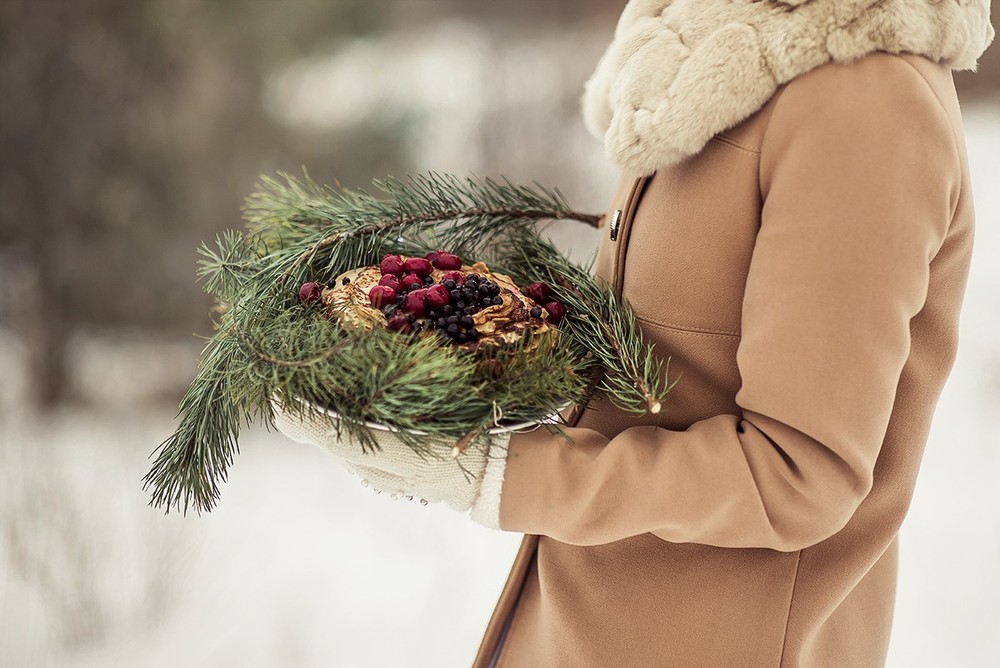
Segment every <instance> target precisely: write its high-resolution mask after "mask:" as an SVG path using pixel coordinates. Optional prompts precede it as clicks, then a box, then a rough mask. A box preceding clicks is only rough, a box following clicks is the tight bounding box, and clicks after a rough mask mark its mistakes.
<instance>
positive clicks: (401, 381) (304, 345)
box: [143, 173, 670, 513]
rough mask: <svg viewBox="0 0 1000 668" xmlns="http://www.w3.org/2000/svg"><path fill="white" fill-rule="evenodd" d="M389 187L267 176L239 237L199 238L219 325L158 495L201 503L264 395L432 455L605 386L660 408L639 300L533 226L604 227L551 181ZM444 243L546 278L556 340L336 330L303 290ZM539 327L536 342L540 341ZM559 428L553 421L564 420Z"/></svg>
mask: <svg viewBox="0 0 1000 668" xmlns="http://www.w3.org/2000/svg"><path fill="white" fill-rule="evenodd" d="M374 186H375V188H376V189H377V190H378V191H379V192H380V196H374V195H371V194H369V193H367V192H365V191H363V190H348V189H333V188H329V187H326V186H320V185H317V184H316V183H314V182H313V181H312V180H311V179H310V178H309V177H308V175H306V176H305V177H304V178H301V179H300V178H296V177H293V176H291V175H288V174H279V178H270V177H262V179H261V182H260V184H259V185H258V187H257V189H256V191H255V192H254V193H252V194H251V195H250V196H249V197H248V198H247V200H246V204H245V206H244V216H245V218H246V220H247V222H248V224H247V230H246V231H245V232H237V231H228V232H226V233H224V234H222V235H221V236H219V237H218V238H217V240H216V244H215V247H214V248H212V247H209V246H207V245H203V246H202V248H201V249H199V252H200V254H201V255H202V256H203V259H202V261H201V263H200V270H199V277H200V278H202V279H203V280H204V286H205V289H206V291H207V292H209V293H210V294H212V295H213V296H214V297H215V299H216V301H217V303H218V306H217V307H216V309H215V312H216V313H217V321H216V331H215V334H214V336H212V337H211V339H209V340H208V343H207V345H206V346H205V349H204V351H203V353H202V359H201V363H200V366H199V370H198V373H197V375H196V376H195V378H194V381H193V382H192V384H191V387H190V388H189V389H188V391H187V392H186V394H185V395H184V398H183V399H182V401H181V404H180V408H179V412H178V415H179V416H180V418H181V419H180V424H179V426H178V428H177V430H176V431H175V432H174V434H173V435H171V436H170V437H169V438H168V439H167V440H165V441H164V442H163V443H162V444H161V445H160V447H159V448H158V449H157V451H156V452H155V453H154V454H155V455H156V459H155V461H154V463H153V466H152V468H151V470H150V471H149V473H148V474H146V476H145V478H144V479H143V480H144V488H145V489H149V490H151V492H152V500H151V505H153V506H156V507H160V508H163V509H164V510H165V511H167V512H169V511H170V510H171V509H175V510H179V511H181V512H185V513H186V512H187V510H188V509H189V508H194V509H195V510H196V511H197V512H199V513H200V512H202V511H206V512H207V511H209V510H211V509H212V507H213V506H214V505H215V503H216V501H217V500H218V497H219V485H220V484H221V483H222V482H224V481H225V480H226V477H227V472H228V469H229V466H230V465H231V464H232V463H233V457H234V455H235V454H236V453H237V452H238V451H239V445H238V436H239V432H240V429H241V427H242V426H243V425H244V424H247V425H250V424H252V423H253V422H255V421H257V420H260V421H263V422H264V423H265V424H268V425H271V426H273V412H272V405H271V401H272V398H274V397H278V398H280V400H281V401H282V403H283V404H284V405H285V407H286V408H287V409H289V410H291V411H292V412H294V413H298V414H300V415H305V414H306V413H307V412H309V411H313V410H317V408H316V407H323V408H329V409H331V410H333V411H335V412H336V413H338V414H339V415H340V416H341V420H340V421H339V423H338V424H339V428H340V429H343V430H345V431H346V432H348V433H349V434H350V435H351V436H353V437H354V438H355V439H357V440H358V441H360V443H362V446H363V447H364V448H365V449H369V448H377V444H376V442H375V440H374V438H373V436H372V434H371V432H370V431H369V429H368V428H367V427H366V426H365V422H366V421H374V422H377V423H381V424H383V425H387V426H390V427H392V428H393V429H394V430H398V435H399V436H400V438H401V439H402V440H403V441H404V442H405V443H406V444H407V445H408V446H410V447H412V448H413V449H414V450H415V451H417V452H419V453H422V454H424V455H425V456H427V455H428V452H429V450H428V448H427V442H428V440H429V439H437V440H444V441H448V442H454V443H458V444H460V445H465V444H468V443H469V442H470V441H472V440H473V439H474V438H475V437H476V436H478V435H479V434H481V433H483V432H484V431H486V430H487V429H489V428H491V427H493V426H495V425H496V423H497V420H498V419H500V418H502V419H503V420H506V421H530V420H537V419H539V418H541V417H542V416H546V415H550V414H552V413H553V412H554V411H555V410H556V409H557V408H558V407H560V406H562V405H565V404H566V402H573V403H578V402H585V401H587V400H588V399H589V398H590V397H591V396H593V395H594V394H595V393H604V394H605V395H606V396H607V397H608V398H609V399H610V400H611V401H612V402H614V403H615V404H616V405H617V406H619V407H620V408H622V409H624V410H626V411H630V412H633V413H643V412H646V411H650V412H654V413H655V412H658V411H659V410H660V402H661V400H662V399H663V397H664V396H665V395H666V394H667V392H668V391H669V389H670V385H668V384H667V380H666V374H665V369H664V364H665V362H664V361H663V360H661V359H660V358H657V357H656V356H655V355H654V354H653V350H652V346H651V345H649V344H647V343H645V342H644V341H643V339H642V336H641V334H640V332H639V330H638V328H637V326H636V322H635V319H634V316H633V314H632V312H631V310H630V309H629V308H628V306H627V305H626V304H624V303H622V302H621V301H620V300H619V299H618V298H617V297H616V295H615V294H614V292H613V290H612V289H611V288H610V286H608V285H607V284H605V283H604V282H602V281H599V280H597V279H595V278H594V277H592V276H591V272H590V267H589V266H586V267H584V266H579V265H576V264H574V263H572V262H570V261H569V260H568V259H567V258H566V257H565V256H563V254H562V253H560V252H559V251H558V249H556V248H555V246H554V245H553V244H552V243H551V242H550V241H549V240H547V239H546V238H544V237H543V236H542V235H541V233H540V232H541V228H540V224H541V223H544V221H554V220H560V219H569V220H576V221H579V222H583V223H586V224H589V225H592V226H597V225H598V224H599V222H600V216H595V215H590V214H584V213H580V212H577V211H574V210H572V209H571V208H570V207H569V205H568V204H567V203H566V201H565V200H564V199H563V197H562V195H561V194H560V193H559V192H558V191H553V190H548V189H546V188H543V187H541V186H538V185H535V186H531V187H528V186H522V185H515V184H512V183H510V182H508V181H506V180H501V181H497V180H493V179H488V178H475V177H468V178H458V177H455V176H452V175H447V174H438V173H431V174H424V175H418V176H411V177H408V178H407V179H405V180H399V179H394V178H390V179H386V180H378V181H375V182H374ZM436 248H446V249H448V250H449V251H451V252H454V253H456V254H458V255H459V256H461V257H462V258H463V260H464V261H465V262H466V264H471V263H472V262H475V261H477V260H482V261H484V262H486V263H487V265H488V266H489V267H490V270H491V271H494V272H497V273H503V274H507V275H509V276H510V277H511V278H512V279H513V280H514V282H515V283H517V284H518V285H519V286H522V287H524V286H526V285H528V284H530V283H534V282H539V281H541V282H545V283H548V284H549V285H550V286H551V287H552V289H553V290H554V292H555V294H556V296H557V297H558V299H559V301H561V302H562V303H563V304H564V305H565V306H566V307H567V314H566V316H565V317H564V318H563V320H562V321H561V322H560V323H559V330H560V331H559V336H558V338H557V339H556V345H554V346H552V345H545V342H544V341H543V342H538V341H536V342H535V344H536V345H534V346H532V348H531V350H530V351H525V350H524V349H523V346H528V345H530V344H531V343H532V342H531V341H530V340H526V341H525V342H524V343H523V344H522V345H521V346H515V347H510V348H503V349H494V348H487V347H485V346H481V347H480V349H479V351H477V352H476V353H470V352H466V351H460V350H457V349H455V348H453V347H451V346H449V345H440V343H438V342H437V340H436V339H435V338H429V339H428V338H417V337H411V336H407V335H405V334H401V333H395V332H389V331H387V330H383V329H376V330H374V331H368V332H364V331H359V330H348V329H344V328H341V327H340V326H338V324H337V322H336V321H335V320H331V319H330V317H329V316H328V315H327V313H326V310H325V307H324V306H323V305H322V304H321V303H319V302H304V303H303V302H300V300H299V299H298V288H299V286H300V285H301V284H302V283H304V282H307V281H317V282H320V283H323V282H326V281H327V280H329V279H330V278H332V277H335V276H337V275H338V274H340V273H342V272H344V271H346V270H349V269H353V268H357V267H361V266H367V265H376V264H378V263H379V261H380V259H381V257H382V256H383V255H384V254H386V253H400V254H404V255H415V256H422V255H424V254H425V253H426V252H427V251H429V250H433V249H436ZM543 336H544V335H543ZM550 428H553V429H558V426H551V427H550Z"/></svg>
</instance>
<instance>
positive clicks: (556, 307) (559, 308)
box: [545, 302, 566, 324]
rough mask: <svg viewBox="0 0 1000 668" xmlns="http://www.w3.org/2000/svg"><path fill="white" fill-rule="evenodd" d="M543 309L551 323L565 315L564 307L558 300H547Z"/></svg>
mask: <svg viewBox="0 0 1000 668" xmlns="http://www.w3.org/2000/svg"><path fill="white" fill-rule="evenodd" d="M545 310H546V311H548V313H549V317H548V320H549V322H551V323H553V324H555V323H557V322H559V321H560V320H562V319H563V316H565V315H566V307H565V306H563V305H562V304H560V303H559V302H549V303H548V304H546V305H545Z"/></svg>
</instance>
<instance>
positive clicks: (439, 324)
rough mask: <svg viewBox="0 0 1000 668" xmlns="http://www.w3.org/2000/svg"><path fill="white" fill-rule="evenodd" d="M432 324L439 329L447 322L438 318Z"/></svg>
mask: <svg viewBox="0 0 1000 668" xmlns="http://www.w3.org/2000/svg"><path fill="white" fill-rule="evenodd" d="M434 324H436V325H437V326H438V328H439V329H441V328H443V327H444V326H445V325H447V324H448V321H447V320H445V319H444V318H438V319H437V320H435V321H434Z"/></svg>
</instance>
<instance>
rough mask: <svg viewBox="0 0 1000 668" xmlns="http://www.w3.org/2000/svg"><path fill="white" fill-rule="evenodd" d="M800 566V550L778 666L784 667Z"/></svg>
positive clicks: (797, 556) (796, 559) (796, 560)
mask: <svg viewBox="0 0 1000 668" xmlns="http://www.w3.org/2000/svg"><path fill="white" fill-rule="evenodd" d="M801 564H802V550H799V551H798V553H797V554H796V555H795V573H794V574H793V575H792V592H791V594H789V595H788V613H787V614H786V615H785V629H784V631H782V633H781V653H780V654H779V655H778V666H779V667H780V666H784V665H785V648H786V647H787V646H788V626H789V624H790V622H791V620H792V604H793V603H794V602H795V590H796V589H797V588H798V585H799V566H800V565H801Z"/></svg>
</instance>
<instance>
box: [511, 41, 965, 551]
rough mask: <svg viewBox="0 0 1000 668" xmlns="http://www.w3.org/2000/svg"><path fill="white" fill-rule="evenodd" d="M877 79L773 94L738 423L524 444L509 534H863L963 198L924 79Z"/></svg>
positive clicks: (604, 539) (871, 64) (944, 127)
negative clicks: (916, 340) (899, 391)
mask: <svg viewBox="0 0 1000 668" xmlns="http://www.w3.org/2000/svg"><path fill="white" fill-rule="evenodd" d="M865 60H866V61H867V62H864V61H862V63H861V64H859V63H855V64H848V65H827V66H823V67H820V68H818V69H816V70H813V71H812V72H810V73H807V74H805V75H802V76H800V77H799V78H798V79H795V80H793V81H792V82H791V83H789V84H788V85H787V86H785V87H784V88H783V89H781V90H780V91H779V93H778V94H779V95H781V97H780V98H778V99H777V100H776V103H775V105H774V108H773V114H772V116H771V119H770V122H769V125H768V128H767V130H766V133H765V136H764V139H763V142H762V146H761V162H760V182H761V193H762V197H763V208H762V213H761V226H760V230H759V233H758V236H757V239H756V242H755V246H754V250H753V256H752V260H751V263H750V268H749V274H748V276H747V283H746V292H745V297H744V302H743V312H742V338H741V341H740V344H739V348H738V351H737V364H738V366H739V371H740V376H741V379H742V387H741V389H740V391H739V393H738V394H737V396H736V403H737V405H738V406H739V407H740V409H741V412H740V415H717V416H714V417H711V418H709V419H705V420H702V421H699V422H696V423H694V424H691V425H690V426H689V427H688V428H687V429H685V430H684V431H671V430H666V429H663V428H659V427H647V426H639V427H633V428H629V429H626V430H625V431H623V432H621V433H620V434H619V435H617V436H615V437H614V438H612V439H610V440H609V439H607V438H606V437H604V436H603V435H601V434H600V433H598V432H596V431H593V430H590V429H585V428H567V429H566V431H567V433H568V434H569V435H570V437H571V439H572V442H571V443H570V442H567V441H566V440H565V439H564V438H563V437H562V436H560V435H557V434H551V433H549V432H548V431H547V430H545V429H540V430H537V431H535V432H532V433H528V434H518V435H515V436H514V438H513V439H512V440H511V443H510V447H509V451H508V456H507V459H506V464H505V467H506V468H505V472H504V482H503V486H502V495H501V502H500V510H499V524H500V527H501V528H502V529H504V530H511V531H521V532H525V533H532V534H540V535H546V536H551V537H553V538H555V539H557V540H560V541H562V542H566V543H571V544H578V545H593V544H601V543H608V542H611V541H615V540H620V539H623V538H626V537H628V536H633V535H637V534H640V533H646V532H650V533H652V534H654V535H656V536H658V537H660V538H662V539H664V540H668V541H671V542H694V543H703V544H708V545H715V546H720V547H761V548H772V549H776V550H783V551H793V550H798V549H802V548H804V547H807V546H809V545H813V544H815V543H818V542H820V541H822V540H824V539H826V538H828V537H829V536H831V535H833V534H834V533H836V532H837V531H839V530H840V529H841V528H842V527H843V526H844V525H845V524H846V523H847V521H848V520H849V519H850V518H851V516H852V515H853V514H854V512H855V510H856V509H857V507H858V505H859V504H860V503H861V501H862V500H863V499H864V498H865V496H866V495H867V494H868V492H869V490H870V489H871V486H872V480H873V469H874V467H875V461H876V458H877V457H878V455H879V450H880V448H881V444H882V441H883V438H884V436H885V433H886V428H887V425H888V422H889V417H890V413H891V412H892V408H893V402H894V397H895V393H896V385H897V383H898V381H899V378H900V374H901V371H902V368H903V365H904V363H905V362H906V359H907V357H908V354H909V347H910V329H909V323H910V319H911V318H912V317H913V316H914V315H916V314H917V313H918V312H919V311H920V310H921V308H922V307H923V304H924V301H925V299H926V295H927V290H928V280H929V264H930V261H931V259H932V258H933V257H934V255H935V254H936V253H937V251H938V249H939V248H940V247H941V245H942V243H943V241H944V238H945V235H946V233H947V231H948V227H949V224H950V221H951V219H952V216H953V214H954V211H955V207H956V206H957V200H958V196H959V193H960V190H961V182H962V181H961V176H962V171H961V161H960V157H959V153H958V146H957V137H956V135H955V132H954V129H953V128H952V125H951V123H950V120H949V118H948V117H947V115H946V114H945V112H944V109H943V107H942V105H941V103H940V102H939V101H938V99H937V97H936V96H935V94H934V92H933V91H932V89H931V88H930V86H929V85H928V83H927V82H926V80H925V79H924V78H923V77H922V76H921V75H920V74H919V73H918V72H917V70H916V69H915V68H913V66H912V65H910V64H909V63H907V62H906V61H905V60H904V59H902V58H899V57H895V56H886V55H880V56H878V60H875V61H872V60H869V59H865ZM681 382H682V383H683V380H681ZM668 401H669V398H668ZM900 419H906V418H905V416H900Z"/></svg>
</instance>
